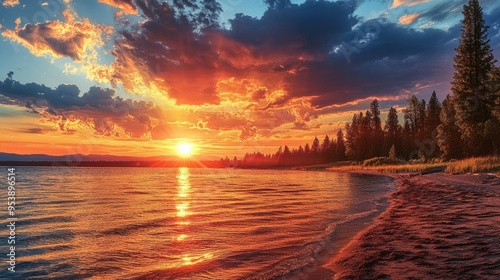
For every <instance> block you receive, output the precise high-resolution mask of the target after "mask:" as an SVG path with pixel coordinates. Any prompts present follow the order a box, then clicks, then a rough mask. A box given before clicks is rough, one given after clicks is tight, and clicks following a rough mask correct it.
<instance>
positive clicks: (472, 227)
mask: <svg viewBox="0 0 500 280" xmlns="http://www.w3.org/2000/svg"><path fill="white" fill-rule="evenodd" d="M397 178H398V186H397V189H396V191H395V192H394V193H392V194H391V195H390V202H391V205H390V206H389V208H388V209H387V210H386V211H385V212H384V213H383V214H382V215H381V216H379V217H378V218H377V219H376V220H375V222H374V223H373V224H372V225H371V226H369V227H368V228H366V229H365V230H363V231H361V232H360V233H358V234H357V235H356V237H355V238H353V239H352V240H351V241H350V243H349V244H348V245H347V246H345V247H344V248H343V249H342V250H341V251H340V252H339V253H338V254H337V255H336V256H334V257H333V258H332V259H331V260H329V261H328V262H327V263H326V264H325V265H323V266H322V267H321V268H319V269H318V270H316V271H315V272H313V273H312V275H309V277H308V279H318V280H320V279H332V277H333V276H332V275H333V273H332V272H335V279H498V278H497V277H498V275H500V178H499V177H497V176H495V175H487V174H483V175H477V176H476V175H450V174H443V173H439V174H429V175H424V176H417V177H412V178H410V177H409V176H397Z"/></svg>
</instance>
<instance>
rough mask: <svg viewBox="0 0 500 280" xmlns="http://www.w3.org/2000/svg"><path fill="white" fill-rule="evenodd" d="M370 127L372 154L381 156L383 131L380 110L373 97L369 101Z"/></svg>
mask: <svg viewBox="0 0 500 280" xmlns="http://www.w3.org/2000/svg"><path fill="white" fill-rule="evenodd" d="M370 113H371V120H370V127H371V129H372V133H373V135H372V139H371V140H372V141H373V142H372V144H373V155H372V156H382V150H383V146H382V143H383V141H384V133H383V132H382V121H381V120H380V110H379V104H378V100H377V99H374V100H373V101H372V102H371V103H370Z"/></svg>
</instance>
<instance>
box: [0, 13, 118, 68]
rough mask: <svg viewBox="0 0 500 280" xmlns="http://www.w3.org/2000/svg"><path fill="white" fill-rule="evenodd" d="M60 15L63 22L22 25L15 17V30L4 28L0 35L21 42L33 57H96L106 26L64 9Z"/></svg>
mask: <svg viewBox="0 0 500 280" xmlns="http://www.w3.org/2000/svg"><path fill="white" fill-rule="evenodd" d="M63 15H64V18H65V22H62V21H59V20H55V21H49V22H45V23H37V24H26V25H25V26H24V27H21V20H20V19H17V20H16V28H15V30H5V31H3V32H2V35H3V36H4V37H6V38H8V39H10V40H12V41H14V42H17V43H19V44H21V45H23V46H24V47H26V48H27V49H28V50H29V51H30V52H31V53H32V54H33V55H35V56H45V55H49V56H51V57H54V58H59V57H70V58H71V59H73V60H75V61H82V60H84V59H85V58H86V57H88V56H91V57H92V56H96V55H97V54H96V52H97V49H98V48H99V47H101V46H103V44H104V43H103V41H102V35H103V33H104V32H107V33H109V32H110V29H109V27H105V26H102V25H95V24H91V23H90V22H89V20H88V19H83V20H81V21H78V20H76V19H75V17H74V15H73V14H71V13H70V12H69V11H67V10H66V11H64V12H63Z"/></svg>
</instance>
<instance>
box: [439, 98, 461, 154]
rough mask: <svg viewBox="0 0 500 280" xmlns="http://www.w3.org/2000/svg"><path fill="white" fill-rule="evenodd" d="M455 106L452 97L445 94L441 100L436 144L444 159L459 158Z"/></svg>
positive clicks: (458, 134) (459, 146)
mask: <svg viewBox="0 0 500 280" xmlns="http://www.w3.org/2000/svg"><path fill="white" fill-rule="evenodd" d="M455 115H456V112H455V106H454V105H453V99H452V98H451V97H450V96H449V95H447V96H446V99H445V100H443V107H442V110H441V114H440V119H441V124H440V125H439V126H438V146H439V149H440V151H441V157H442V158H443V159H445V160H449V159H453V158H455V159H456V158H460V156H461V152H462V151H461V145H460V132H459V131H458V126H457V125H456V124H455V122H456V119H455Z"/></svg>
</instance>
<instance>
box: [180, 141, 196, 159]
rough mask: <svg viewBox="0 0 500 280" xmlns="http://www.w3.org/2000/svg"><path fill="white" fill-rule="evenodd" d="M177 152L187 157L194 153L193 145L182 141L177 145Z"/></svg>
mask: <svg viewBox="0 0 500 280" xmlns="http://www.w3.org/2000/svg"><path fill="white" fill-rule="evenodd" d="M177 154H178V155H179V156H180V157H183V158H187V157H190V156H192V155H193V145H192V144H190V143H186V142H183V143H180V144H179V145H177Z"/></svg>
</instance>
